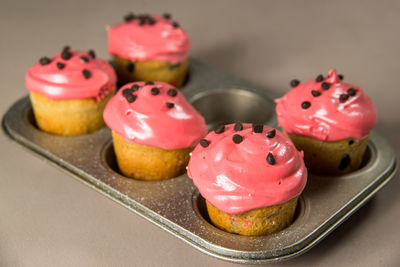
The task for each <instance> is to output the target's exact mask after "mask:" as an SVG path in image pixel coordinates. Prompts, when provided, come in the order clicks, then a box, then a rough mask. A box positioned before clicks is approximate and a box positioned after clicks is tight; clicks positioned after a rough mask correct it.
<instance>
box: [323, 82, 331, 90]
mask: <svg viewBox="0 0 400 267" xmlns="http://www.w3.org/2000/svg"><path fill="white" fill-rule="evenodd" d="M321 87H322V89H324V90H328V89H329V88H331V84H330V83H322V84H321Z"/></svg>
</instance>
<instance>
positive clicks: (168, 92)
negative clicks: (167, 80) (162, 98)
mask: <svg viewBox="0 0 400 267" xmlns="http://www.w3.org/2000/svg"><path fill="white" fill-rule="evenodd" d="M167 94H168V95H169V96H172V97H175V96H176V95H177V94H178V91H177V90H176V89H169V90H168V91H167Z"/></svg>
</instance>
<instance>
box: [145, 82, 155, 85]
mask: <svg viewBox="0 0 400 267" xmlns="http://www.w3.org/2000/svg"><path fill="white" fill-rule="evenodd" d="M145 85H154V82H146V83H145Z"/></svg>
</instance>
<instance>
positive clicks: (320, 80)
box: [315, 74, 324, 83]
mask: <svg viewBox="0 0 400 267" xmlns="http://www.w3.org/2000/svg"><path fill="white" fill-rule="evenodd" d="M323 80H324V76H323V75H322V74H320V75H318V76H317V78H315V81H316V82H317V83H319V82H322V81H323Z"/></svg>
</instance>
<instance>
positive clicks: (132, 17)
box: [124, 12, 135, 22]
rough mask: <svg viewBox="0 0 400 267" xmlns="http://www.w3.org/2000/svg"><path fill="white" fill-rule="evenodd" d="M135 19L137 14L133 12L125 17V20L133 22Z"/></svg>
mask: <svg viewBox="0 0 400 267" xmlns="http://www.w3.org/2000/svg"><path fill="white" fill-rule="evenodd" d="M134 19H135V14H133V13H132V12H131V13H129V14H128V15H126V16H125V17H124V20H125V22H131V21H132V20H134Z"/></svg>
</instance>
